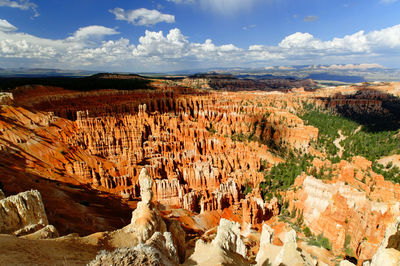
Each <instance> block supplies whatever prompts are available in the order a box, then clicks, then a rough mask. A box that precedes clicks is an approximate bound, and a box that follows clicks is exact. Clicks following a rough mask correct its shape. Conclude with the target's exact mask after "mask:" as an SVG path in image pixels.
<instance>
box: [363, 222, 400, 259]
mask: <svg viewBox="0 0 400 266" xmlns="http://www.w3.org/2000/svg"><path fill="white" fill-rule="evenodd" d="M399 225H400V218H397V220H396V221H395V222H394V223H392V224H390V225H389V226H388V227H387V229H386V232H385V238H384V239H383V240H382V242H381V244H380V246H379V248H378V250H377V252H376V254H375V255H374V256H373V257H372V261H371V263H370V265H371V266H378V265H388V266H391V265H393V266H394V265H399V263H400V231H399Z"/></svg>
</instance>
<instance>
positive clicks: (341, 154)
mask: <svg viewBox="0 0 400 266" xmlns="http://www.w3.org/2000/svg"><path fill="white" fill-rule="evenodd" d="M338 133H339V138H337V139H335V140H334V141H333V144H335V146H336V148H338V149H339V151H338V156H339V158H342V156H343V152H344V147H343V146H342V145H340V142H341V141H342V140H345V139H346V138H347V136H344V135H342V130H340V129H339V131H338Z"/></svg>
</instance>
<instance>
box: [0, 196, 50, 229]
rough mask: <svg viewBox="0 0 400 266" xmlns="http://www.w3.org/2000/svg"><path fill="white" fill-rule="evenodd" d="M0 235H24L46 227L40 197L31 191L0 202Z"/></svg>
mask: <svg viewBox="0 0 400 266" xmlns="http://www.w3.org/2000/svg"><path fill="white" fill-rule="evenodd" d="M0 210H1V212H0V233H2V234H15V235H24V234H29V233H32V232H35V231H37V230H39V229H42V228H44V227H46V226H47V225H48V224H49V223H48V221H47V216H46V212H45V210H44V205H43V202H42V197H41V195H40V193H39V191H37V190H31V191H26V192H22V193H19V194H18V195H14V196H9V197H7V198H4V199H2V200H0Z"/></svg>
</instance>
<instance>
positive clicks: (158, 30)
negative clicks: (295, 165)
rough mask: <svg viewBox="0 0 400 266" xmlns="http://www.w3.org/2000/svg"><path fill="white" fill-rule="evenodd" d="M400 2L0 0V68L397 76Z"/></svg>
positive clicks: (399, 63)
mask: <svg viewBox="0 0 400 266" xmlns="http://www.w3.org/2000/svg"><path fill="white" fill-rule="evenodd" d="M399 14H400V0H336V1H332V0H330V1H329V0H140V1H139V0H80V1H77V0H68V1H61V0H0V68H7V67H41V68H62V69H89V70H99V71H100V70H101V71H129V72H147V71H153V72H158V71H173V70H180V69H197V68H209V67H233V66H238V67H240V66H242V67H243V66H245V67H268V66H275V65H283V66H285V65H302V64H360V63H369V64H371V63H378V64H381V65H384V66H387V67H395V68H400V60H399V59H400V16H399Z"/></svg>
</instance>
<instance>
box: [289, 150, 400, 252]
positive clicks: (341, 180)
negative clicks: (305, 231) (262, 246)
mask: <svg viewBox="0 0 400 266" xmlns="http://www.w3.org/2000/svg"><path fill="white" fill-rule="evenodd" d="M366 162H368V161H366V160H365V159H364V158H361V157H356V158H353V162H352V163H348V162H344V161H342V162H340V163H338V164H336V165H332V166H331V167H332V169H333V172H334V176H335V179H334V180H332V181H329V182H326V181H322V180H318V179H316V178H314V177H312V176H305V175H303V176H299V177H298V178H297V179H296V182H295V187H296V189H297V191H296V192H294V193H293V191H291V192H288V194H287V195H288V200H289V201H290V202H291V204H290V207H289V208H290V209H293V208H294V209H296V210H298V211H300V212H302V214H303V217H304V223H305V224H306V225H307V226H308V227H309V228H310V229H311V231H312V232H313V233H314V234H315V235H319V234H323V235H324V236H325V237H327V238H328V239H329V240H330V242H331V243H332V248H333V250H336V251H340V250H341V249H342V248H343V247H344V243H345V239H346V237H347V238H350V239H351V241H350V243H349V248H351V249H352V250H353V251H354V252H355V255H357V257H358V258H359V259H361V260H366V259H369V258H371V257H372V255H373V254H374V253H375V252H376V250H377V248H378V245H379V243H380V240H381V239H382V238H383V236H384V234H385V230H386V227H387V225H388V224H389V223H391V222H392V221H393V220H394V219H395V218H396V217H398V216H399V215H400V209H399V205H398V203H397V201H398V200H399V195H400V194H398V193H399V192H400V187H399V186H398V185H397V184H396V185H394V184H393V183H391V182H388V181H384V180H383V178H382V176H379V175H377V174H375V173H374V172H372V171H371V170H370V167H369V166H368V164H367V163H366ZM356 173H357V177H355V175H356ZM364 175H366V176H368V179H366V178H364ZM363 179H365V180H366V181H365V182H366V184H364V183H363V182H360V181H358V180H363ZM371 188H372V189H371ZM383 199H384V200H383ZM382 200H383V201H382Z"/></svg>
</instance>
